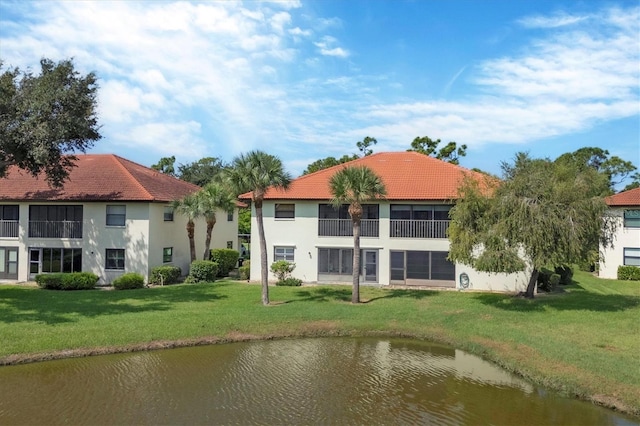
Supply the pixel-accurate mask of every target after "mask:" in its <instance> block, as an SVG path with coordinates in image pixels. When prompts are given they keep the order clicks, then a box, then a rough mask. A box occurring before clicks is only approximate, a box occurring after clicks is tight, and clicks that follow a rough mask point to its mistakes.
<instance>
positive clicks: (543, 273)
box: [537, 268, 560, 291]
mask: <svg viewBox="0 0 640 426" xmlns="http://www.w3.org/2000/svg"><path fill="white" fill-rule="evenodd" d="M553 275H557V278H554V279H553V282H556V284H557V282H559V281H560V275H558V274H556V273H555V272H553V271H552V270H550V269H547V268H540V271H538V281H537V283H538V290H542V291H553V289H554V287H555V285H554V284H553V283H552V281H551V277H552V276H553Z"/></svg>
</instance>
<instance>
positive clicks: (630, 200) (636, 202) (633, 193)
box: [605, 188, 640, 207]
mask: <svg viewBox="0 0 640 426" xmlns="http://www.w3.org/2000/svg"><path fill="white" fill-rule="evenodd" d="M605 201H606V203H607V204H608V205H609V206H612V207H614V206H620V207H622V206H640V188H635V189H630V190H628V191H624V192H620V193H618V194H615V195H611V196H609V197H606V198H605Z"/></svg>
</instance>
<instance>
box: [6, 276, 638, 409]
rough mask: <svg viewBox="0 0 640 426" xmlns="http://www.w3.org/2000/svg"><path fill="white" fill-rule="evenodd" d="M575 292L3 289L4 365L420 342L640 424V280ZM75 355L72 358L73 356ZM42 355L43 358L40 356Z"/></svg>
mask: <svg viewBox="0 0 640 426" xmlns="http://www.w3.org/2000/svg"><path fill="white" fill-rule="evenodd" d="M574 281H575V283H574V284H573V285H571V286H567V287H564V290H565V291H564V292H562V293H554V294H542V295H539V296H538V297H536V298H535V299H534V300H525V299H521V298H516V297H511V296H509V295H504V294H495V293H472V292H457V291H441V292H440V291H425V290H398V289H378V288H370V287H361V299H362V300H363V302H364V303H362V304H360V305H352V304H351V303H350V300H351V288H350V287H349V286H338V285H335V286H303V287H272V288H270V298H271V302H272V305H271V306H268V307H265V306H262V304H261V303H260V286H259V285H256V284H246V283H239V282H234V281H219V282H215V283H211V284H197V285H193V284H191V285H187V284H185V285H174V286H166V287H156V288H150V289H141V290H129V291H78V292H57V291H46V290H40V289H38V288H27V287H18V286H0V363H8V362H16V361H19V360H21V359H29V357H30V356H31V355H34V354H35V355H36V356H35V357H34V358H32V359H44V358H47V357H48V356H49V355H50V354H53V356H59V355H60V354H61V352H62V355H65V354H66V355H73V354H74V353H75V352H73V351H74V350H85V351H84V352H82V351H80V352H78V353H85V354H86V353H91V352H95V353H100V352H110V351H122V350H130V349H132V348H134V349H135V348H144V347H145V345H149V346H151V347H153V343H154V342H155V343H158V342H160V344H159V346H162V344H163V342H164V344H166V345H169V343H167V342H174V341H177V342H181V343H179V344H195V343H202V342H209V341H213V342H215V341H233V340H244V339H252V338H278V337H292V336H337V335H380V336H396V335H403V336H414V337H416V338H421V339H429V340H434V341H438V342H441V343H448V344H451V345H453V346H455V347H457V348H460V349H464V350H467V351H469V352H471V353H474V354H476V355H480V356H483V357H484V358H486V359H489V360H492V361H494V362H496V363H498V364H500V365H501V366H503V367H505V368H506V369H508V370H510V371H514V372H517V373H519V374H520V375H522V376H524V377H526V378H528V379H530V380H532V381H533V382H535V383H538V384H542V385H545V386H548V387H550V388H553V389H556V390H559V391H562V392H564V393H566V394H568V395H573V396H578V397H581V398H584V399H590V400H593V401H596V402H599V403H602V404H605V405H608V406H611V407H616V408H618V409H621V410H623V411H625V412H628V413H631V414H635V415H637V416H638V415H640V282H638V281H631V282H629V281H627V282H625V281H615V280H601V279H598V278H596V277H593V276H592V275H590V274H587V273H581V272H577V273H576V275H575V276H574ZM69 351H71V352H69ZM38 355H39V356H38Z"/></svg>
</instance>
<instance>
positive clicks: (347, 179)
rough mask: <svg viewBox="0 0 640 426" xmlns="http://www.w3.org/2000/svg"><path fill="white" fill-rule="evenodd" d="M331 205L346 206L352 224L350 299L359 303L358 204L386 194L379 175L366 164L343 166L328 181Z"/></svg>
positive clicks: (360, 219)
mask: <svg viewBox="0 0 640 426" xmlns="http://www.w3.org/2000/svg"><path fill="white" fill-rule="evenodd" d="M329 189H330V191H331V196H332V199H331V204H332V205H333V206H334V207H335V208H339V207H340V206H341V205H343V204H348V205H349V216H351V222H352V225H353V287H352V291H351V302H352V303H360V223H361V221H362V204H364V203H367V202H370V201H373V200H376V199H379V198H383V197H384V196H385V195H386V194H387V190H386V188H385V185H384V182H383V181H382V178H380V176H378V175H377V174H376V173H375V172H374V171H373V170H371V169H370V168H368V167H366V166H347V167H345V168H343V169H342V170H340V171H338V172H336V173H335V174H334V175H333V176H332V177H331V180H330V181H329Z"/></svg>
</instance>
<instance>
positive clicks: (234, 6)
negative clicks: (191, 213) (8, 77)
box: [0, 0, 640, 176]
mask: <svg viewBox="0 0 640 426" xmlns="http://www.w3.org/2000/svg"><path fill="white" fill-rule="evenodd" d="M41 57H47V58H50V59H53V60H60V59H65V58H70V57H73V58H74V62H75V64H76V67H77V68H78V70H80V71H81V72H83V73H86V72H89V71H94V72H95V73H96V74H97V75H98V77H99V85H100V89H99V116H100V123H101V125H102V128H101V133H102V135H103V139H101V140H100V141H99V142H97V143H96V145H95V147H94V148H93V149H92V150H91V152H96V153H107V152H109V153H116V154H118V155H121V156H123V157H126V158H129V159H131V160H134V161H137V162H139V163H141V164H144V165H147V166H149V165H151V164H153V163H156V162H157V161H158V160H159V159H160V158H161V157H165V156H171V155H175V156H176V159H177V163H178V164H184V163H188V162H191V161H195V160H198V159H200V158H202V157H206V156H216V157H220V158H222V159H223V160H224V161H231V160H232V158H233V157H234V156H235V155H238V154H239V153H242V152H247V151H249V150H253V149H260V150H263V151H266V152H268V153H270V154H273V155H276V156H278V157H280V158H281V159H282V161H283V162H284V164H285V167H286V168H287V170H288V171H289V172H291V173H292V174H293V175H294V176H297V175H299V174H300V173H301V172H302V171H303V170H304V169H305V167H306V166H307V165H308V164H309V163H311V162H313V161H315V160H317V159H320V158H324V157H326V156H336V157H340V156H342V155H343V154H351V153H356V152H357V148H356V142H357V141H359V140H362V139H363V138H364V137H365V136H371V137H375V138H376V139H377V140H378V144H377V145H376V146H375V147H374V152H381V151H398V150H406V149H408V148H409V146H410V143H411V141H412V140H413V139H414V138H415V137H416V136H429V137H431V138H432V139H442V141H443V142H448V141H456V142H458V144H466V145H467V146H468V152H467V156H466V157H465V158H463V159H462V161H461V165H463V166H465V167H468V168H473V167H478V168H480V169H483V170H486V171H489V172H492V173H496V174H499V172H500V162H501V161H509V160H511V159H512V158H513V157H514V155H515V153H517V152H519V151H528V152H530V153H531V154H532V155H533V156H535V157H550V158H555V157H557V156H558V155H560V154H562V153H565V152H570V151H574V150H576V149H578V148H581V147H585V146H597V147H601V148H605V149H608V150H609V151H610V152H611V154H612V155H617V156H620V157H622V158H623V159H626V160H630V161H632V162H633V163H634V164H635V165H636V166H640V6H639V3H638V2H637V1H619V2H608V1H592V0H589V1H575V0H571V1H544V0H538V1H511V0H503V1H492V0H474V1H471V0H450V1H444V0H437V1H436V0H432V1H428V0H415V1H401V0H395V1H391V0H387V1H385V0H370V1H358V0H349V1H331V0H316V1H290V2H284V1H272V2H270V1H248V2H235V1H234V2H231V1H225V2H222V1H218V2H212V1H207V2H171V1H141V2H135V1H95V2H92V1H82V2H81V1H64V2H55V1H28V0H27V1H17V2H14V1H5V0H0V58H2V60H3V61H4V66H5V67H7V66H19V67H20V68H24V69H26V68H31V69H33V70H35V71H37V70H38V67H39V60H40V58H41Z"/></svg>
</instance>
